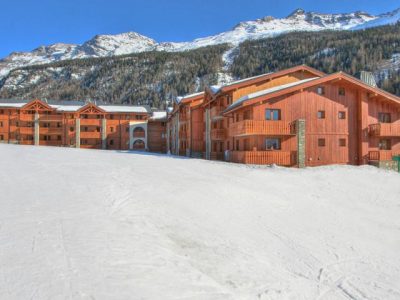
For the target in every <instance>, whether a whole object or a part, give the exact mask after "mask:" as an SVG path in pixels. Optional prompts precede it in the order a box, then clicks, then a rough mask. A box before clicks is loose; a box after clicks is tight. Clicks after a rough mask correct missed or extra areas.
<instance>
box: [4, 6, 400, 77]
mask: <svg viewBox="0 0 400 300" xmlns="http://www.w3.org/2000/svg"><path fill="white" fill-rule="evenodd" d="M398 20H400V9H398V10H395V11H393V12H390V13H386V14H382V15H378V16H373V15H370V14H368V13H365V12H354V13H343V14H322V13H315V12H306V11H304V10H303V9H297V10H295V11H294V12H293V13H291V14H290V15H289V16H288V17H286V18H282V19H274V18H273V17H270V16H268V17H264V18H262V19H257V20H254V21H247V22H241V23H239V24H238V25H236V26H235V27H234V28H233V29H232V30H230V31H226V32H223V33H220V34H217V35H214V36H209V37H204V38H199V39H196V40H194V41H191V42H181V43H174V42H162V43H158V42H156V41H155V40H153V39H151V38H149V37H146V36H143V35H140V34H138V33H136V32H127V33H122V34H116V35H97V36H95V37H94V38H92V39H90V40H89V41H87V42H85V43H83V44H82V45H77V44H64V43H57V44H54V45H50V46H41V47H39V48H37V49H35V50H33V51H31V52H14V53H11V54H10V55H9V56H7V57H6V58H4V59H2V60H0V79H1V78H2V77H4V76H6V75H7V74H8V73H9V72H10V71H11V70H13V69H16V68H20V67H24V66H29V65H37V64H46V63H51V62H55V61H61V60H71V59H79V58H91V57H109V56H115V55H125V54H131V53H140V52H146V51H154V50H155V51H167V52H179V51H187V50H193V49H197V48H200V47H205V46H211V45H218V44H225V43H227V44H232V45H233V46H237V45H239V44H240V43H242V42H244V41H246V40H254V39H263V38H268V37H273V36H278V35H281V34H285V33H289V32H293V31H321V30H353V29H354V30H357V29H365V28H370V27H375V26H381V25H386V24H391V23H395V22H397V21H398Z"/></svg>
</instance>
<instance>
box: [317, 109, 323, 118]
mask: <svg viewBox="0 0 400 300" xmlns="http://www.w3.org/2000/svg"><path fill="white" fill-rule="evenodd" d="M317 117H318V119H325V111H324V110H319V111H318V113H317Z"/></svg>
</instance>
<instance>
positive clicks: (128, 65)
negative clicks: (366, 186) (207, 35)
mask: <svg viewBox="0 0 400 300" xmlns="http://www.w3.org/2000/svg"><path fill="white" fill-rule="evenodd" d="M229 48H230V46H229V45H218V46H209V47H205V48H200V49H196V50H191V51H186V52H179V53H168V52H147V53H140V54H131V55H124V56H116V57H106V58H91V59H78V60H71V61H62V62H57V63H52V64H47V65H38V66H30V67H24V68H20V69H15V70H13V71H12V72H11V73H10V74H9V75H8V76H7V77H6V78H4V79H3V80H2V81H1V82H0V97H1V98H28V99H30V98H35V97H37V98H47V99H54V100H87V99H92V100H103V101H106V102H110V103H130V104H148V105H151V106H153V107H158V108H163V107H165V105H166V103H167V101H171V100H172V99H173V98H174V97H176V96H177V95H184V94H187V93H191V92H196V91H199V90H202V89H203V88H204V86H205V85H211V84H216V83H217V80H218V73H220V72H228V73H231V74H232V75H233V76H234V77H235V78H245V77H249V76H254V75H258V74H262V73H267V72H271V71H276V70H281V69H285V68H288V67H292V66H296V65H299V64H307V65H309V66H311V67H314V68H317V69H319V70H321V71H324V72H327V73H332V72H337V71H344V72H346V73H349V74H351V75H354V76H358V73H359V72H360V71H362V70H366V71H371V72H374V73H375V74H376V77H377V79H378V83H379V85H380V86H381V87H382V88H384V89H385V90H387V91H389V92H391V93H395V94H397V95H400V70H397V71H395V70H393V71H390V70H389V71H388V70H387V66H388V64H389V65H390V59H391V58H392V56H393V54H400V24H397V25H392V26H383V27H377V28H372V29H368V30H363V31H323V32H296V33H290V34H286V35H282V36H278V37H275V38H268V39H264V40H255V41H247V42H244V43H242V44H241V45H240V46H239V47H238V49H236V51H234V53H235V55H234V59H233V62H232V65H231V66H230V67H229V70H227V71H226V70H225V71H223V67H224V62H223V60H222V55H223V54H224V53H225V52H226V51H227V50H228V49H229ZM385 66H386V67H385ZM399 67H400V63H399ZM33 78H35V80H33ZM15 82H18V84H16V85H15V84H14V85H13V83H15ZM15 86H17V88H15Z"/></svg>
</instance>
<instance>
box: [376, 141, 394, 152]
mask: <svg viewBox="0 0 400 300" xmlns="http://www.w3.org/2000/svg"><path fill="white" fill-rule="evenodd" d="M391 149H392V144H391V142H390V140H389V139H381V140H379V150H391Z"/></svg>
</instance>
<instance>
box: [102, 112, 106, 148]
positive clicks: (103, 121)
mask: <svg viewBox="0 0 400 300" xmlns="http://www.w3.org/2000/svg"><path fill="white" fill-rule="evenodd" d="M101 149H103V150H105V149H107V119H106V118H103V119H102V120H101Z"/></svg>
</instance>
